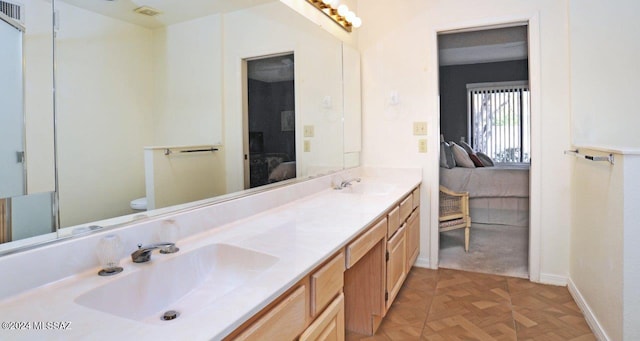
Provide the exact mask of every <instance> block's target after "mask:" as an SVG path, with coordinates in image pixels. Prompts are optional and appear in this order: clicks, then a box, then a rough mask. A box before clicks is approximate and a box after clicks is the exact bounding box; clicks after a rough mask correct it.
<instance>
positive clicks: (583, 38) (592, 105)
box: [569, 0, 640, 148]
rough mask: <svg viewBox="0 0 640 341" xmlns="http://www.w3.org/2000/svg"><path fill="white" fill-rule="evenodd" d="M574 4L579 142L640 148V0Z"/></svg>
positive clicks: (574, 98) (574, 108)
mask: <svg viewBox="0 0 640 341" xmlns="http://www.w3.org/2000/svg"><path fill="white" fill-rule="evenodd" d="M569 5H570V8H569V10H570V18H569V21H570V32H571V41H570V44H571V105H572V115H573V135H574V136H573V141H574V144H576V145H586V146H613V147H620V148H639V147H640V134H638V132H637V127H638V126H640V110H639V109H638V108H639V107H638V104H637V103H636V101H635V99H636V97H637V89H636V87H637V83H638V76H639V75H640V64H639V62H638V61H639V60H640V39H639V38H638V37H640V20H638V18H637V14H638V13H640V2H639V1H637V0H613V1H601V0H570V1H569ZM623 122H624V123H623Z"/></svg>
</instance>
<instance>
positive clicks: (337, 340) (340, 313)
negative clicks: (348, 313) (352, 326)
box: [300, 294, 345, 341]
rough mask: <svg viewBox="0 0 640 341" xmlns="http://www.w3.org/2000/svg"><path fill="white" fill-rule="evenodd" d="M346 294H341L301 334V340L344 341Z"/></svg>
mask: <svg viewBox="0 0 640 341" xmlns="http://www.w3.org/2000/svg"><path fill="white" fill-rule="evenodd" d="M344 334H345V328H344V295H343V294H340V295H339V296H338V297H336V299H335V300H333V302H332V303H331V304H330V305H329V306H328V307H327V309H325V311H324V312H323V313H322V314H320V316H318V318H317V319H316V320H315V321H313V323H312V324H311V325H310V326H309V328H307V330H305V331H304V333H302V335H301V336H300V341H344Z"/></svg>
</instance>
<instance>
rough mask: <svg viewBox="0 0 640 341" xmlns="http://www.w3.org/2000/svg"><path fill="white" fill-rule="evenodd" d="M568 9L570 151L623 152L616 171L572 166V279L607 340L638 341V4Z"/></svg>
mask: <svg viewBox="0 0 640 341" xmlns="http://www.w3.org/2000/svg"><path fill="white" fill-rule="evenodd" d="M568 3H569V31H570V41H569V43H570V56H571V59H570V66H571V114H572V133H573V143H574V145H576V146H578V147H579V148H580V150H581V152H583V153H592V154H596V155H600V154H602V152H598V151H594V150H591V149H588V148H585V146H586V147H595V148H597V149H603V148H604V149H609V148H611V147H613V148H614V149H620V150H622V151H624V153H623V154H616V155H615V157H616V164H615V165H614V166H608V165H606V164H604V165H603V164H601V163H590V162H585V161H583V160H576V161H575V166H574V170H573V179H572V198H573V201H574V202H573V210H572V215H573V227H572V235H571V248H570V250H571V253H570V277H571V280H572V284H573V286H574V287H575V290H576V291H578V292H580V293H581V294H582V298H583V301H584V304H585V305H586V306H588V308H589V310H588V315H590V316H591V318H592V320H593V324H594V325H595V326H596V328H595V329H596V330H598V331H600V332H601V333H602V334H603V335H604V336H603V337H604V338H609V339H611V340H623V339H624V340H637V339H639V338H640V299H639V298H638V295H637V292H638V291H639V290H640V268H639V267H638V264H640V262H639V259H640V253H639V252H638V251H637V250H638V248H637V245H635V242H636V241H637V240H638V238H640V236H639V235H638V232H637V226H638V223H637V222H638V219H639V218H640V216H639V214H640V213H638V212H639V211H638V209H637V208H638V207H640V197H639V195H638V193H640V183H638V180H637V174H638V173H640V161H639V160H640V157H639V156H638V152H637V149H638V147H640V137H639V136H640V135H638V133H637V131H636V127H637V126H638V125H639V124H640V115H638V105H637V104H636V101H635V99H636V97H637V95H636V94H635V86H636V83H637V78H638V75H640V67H639V66H638V60H639V59H640V39H638V37H639V36H640V21H638V20H637V18H636V14H637V13H638V12H640V3H639V2H638V1H634V0H615V1H597V0H579V1H578V0H569V1H568ZM634 149H635V150H636V151H632V152H629V150H634Z"/></svg>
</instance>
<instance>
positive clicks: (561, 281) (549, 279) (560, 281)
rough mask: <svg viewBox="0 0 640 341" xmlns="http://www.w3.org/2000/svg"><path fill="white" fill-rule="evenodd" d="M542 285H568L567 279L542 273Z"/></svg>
mask: <svg viewBox="0 0 640 341" xmlns="http://www.w3.org/2000/svg"><path fill="white" fill-rule="evenodd" d="M540 283H542V284H549V285H557V286H561V287H564V286H566V285H567V277H566V276H558V275H552V274H545V273H541V274H540Z"/></svg>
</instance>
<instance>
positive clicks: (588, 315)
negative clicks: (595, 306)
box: [568, 278, 611, 341]
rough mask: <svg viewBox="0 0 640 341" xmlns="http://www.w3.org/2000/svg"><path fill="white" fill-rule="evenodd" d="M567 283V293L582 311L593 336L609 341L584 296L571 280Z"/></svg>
mask: <svg viewBox="0 0 640 341" xmlns="http://www.w3.org/2000/svg"><path fill="white" fill-rule="evenodd" d="M568 282H569V283H568V288H569V293H570V294H571V296H572V297H573V300H574V301H576V304H577V305H578V307H580V310H582V314H583V315H584V318H585V320H587V324H588V325H589V327H590V328H591V331H592V332H593V334H594V335H595V336H596V338H597V339H598V340H600V341H610V340H611V339H610V338H609V336H608V335H607V333H605V331H604V329H603V328H602V326H601V325H600V322H598V319H597V318H596V316H595V315H594V314H593V311H592V310H591V308H590V307H589V305H588V304H587V301H586V300H585V299H584V296H582V294H581V293H580V290H578V288H577V287H576V285H575V283H573V281H572V280H571V278H569V279H568Z"/></svg>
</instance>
